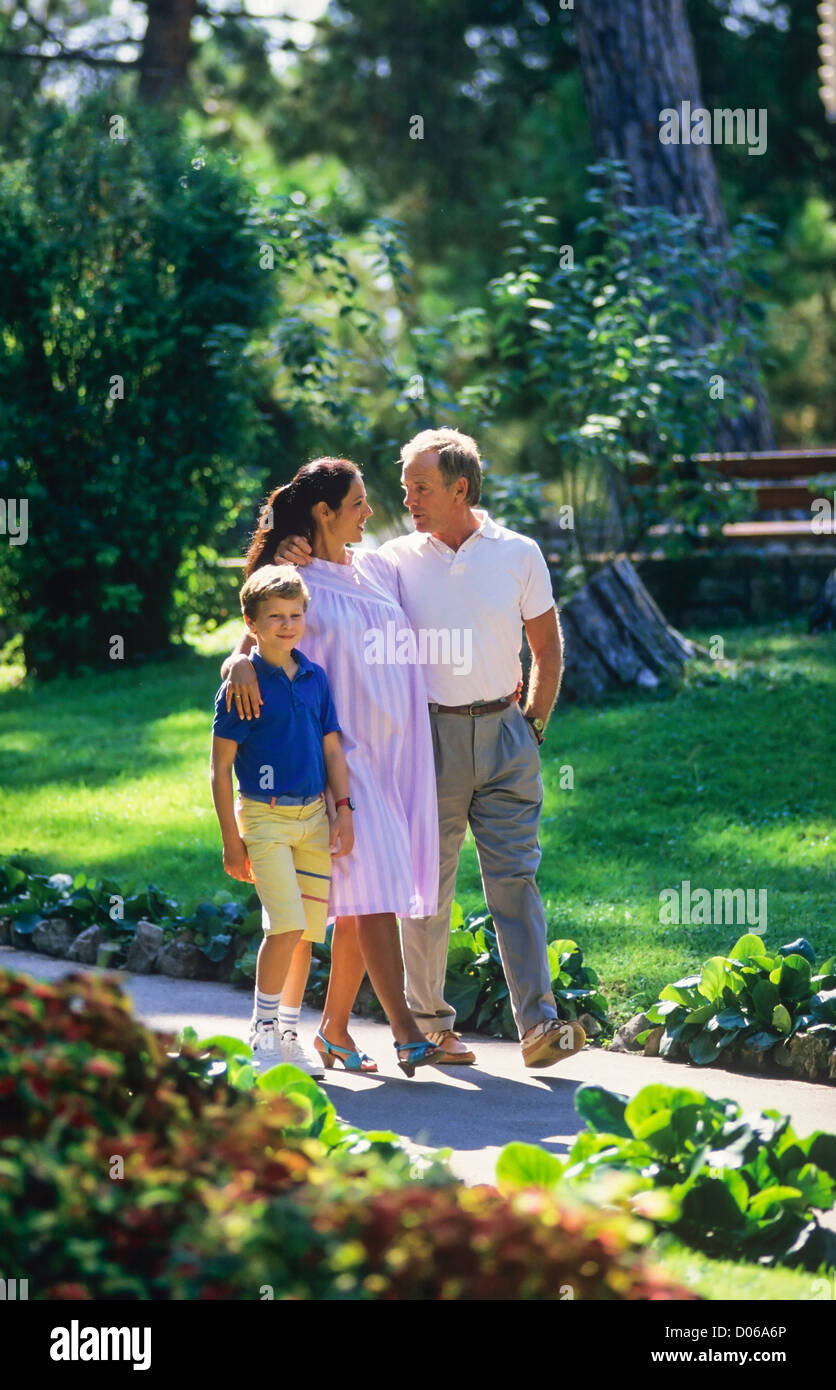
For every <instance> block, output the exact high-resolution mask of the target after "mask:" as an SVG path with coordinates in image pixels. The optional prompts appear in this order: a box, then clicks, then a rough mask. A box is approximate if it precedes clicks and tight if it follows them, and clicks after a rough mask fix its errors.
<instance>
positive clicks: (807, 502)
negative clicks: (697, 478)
mask: <svg viewBox="0 0 836 1390" xmlns="http://www.w3.org/2000/svg"><path fill="white" fill-rule="evenodd" d="M697 460H698V461H699V462H701V463H711V464H714V465H715V467H716V470H717V472H718V473H719V474H720V475H721V476H723V477H726V478H728V479H729V480H730V481H733V482H734V483H735V484H736V485H737V487H738V488H741V489H743V490H744V491H748V492H751V494H752V513H753V515H752V516H751V518H750V519H748V520H746V521H729V522H726V523H725V524H724V525H723V529H722V541H721V540H720V537H719V536H717V535H716V533H715V535H714V536H710V532H709V527H708V525H704V526H700V527H699V532H700V534H701V535H703V536H705V537H706V540H707V541H708V540H710V541H712V542H713V543H714V544H718V543H720V544H723V545H725V544H731V545H741V544H743V545H747V546H748V545H752V544H753V543H755V544H756V545H757V546H758V547H759V548H763V547H765V546H767V545H768V546H769V548H770V549H772V548H774V547H775V545H776V543H777V545H778V547H779V548H781V549H783V550H793V551H795V550H797V549H798V548H799V546H804V545H806V544H807V543H810V544H812V545H814V546H815V547H816V548H817V549H818V548H819V547H821V546H822V545H823V546H824V547H826V548H828V549H829V548H831V547H832V546H833V542H834V538H836V449H780V450H776V451H774V452H770V453H760V454H721V455H717V454H698V455H697ZM653 473H654V470H653V469H652V468H651V467H649V466H648V465H647V464H639V465H637V466H636V469H635V473H634V475H633V476H634V481H635V482H637V483H638V484H639V485H644V484H646V485H648V486H652V484H653ZM811 479H818V480H819V481H818V482H816V483H814V484H811V482H810V481H808V480H811ZM822 479H824V482H822ZM816 497H824V498H825V499H826V500H827V501H828V503H829V512H826V511H825V509H824V508H822V509H821V512H822V514H821V515H819V513H818V512H816V513H814V512H813V511H812V503H813V500H814V498H816ZM787 512H795V513H798V512H803V513H804V515H803V516H799V515H795V516H787V515H781V513H787ZM764 513H767V514H768V515H763V514H764ZM776 513H778V515H776ZM769 514H771V515H769ZM677 529H682V528H681V527H678V526H677V524H676V523H673V522H666V523H662V524H660V525H658V526H652V527H651V528H650V531H649V533H648V535H649V536H650V537H653V536H664V535H667V534H669V533H670V532H672V531H676V530H677Z"/></svg>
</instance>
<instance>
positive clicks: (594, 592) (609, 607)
mask: <svg viewBox="0 0 836 1390" xmlns="http://www.w3.org/2000/svg"><path fill="white" fill-rule="evenodd" d="M560 619H561V623H562V626H563V632H564V637H565V653H564V659H565V667H564V675H563V685H562V687H561V695H562V696H563V697H565V698H568V699H569V700H576V701H577V702H578V703H579V704H594V703H595V702H596V701H598V700H601V699H603V698H604V697H605V696H606V695H608V694H609V693H610V692H612V691H613V690H628V689H630V688H637V689H640V690H656V689H658V688H659V687H660V686H662V685H674V684H676V682H677V681H678V680H679V678H680V676H681V674H682V667H683V665H684V664H685V662H686V661H688V660H690V659H691V658H692V657H694V656H697V655H702V656H708V653H707V652H706V651H705V649H704V648H703V647H699V646H698V645H697V644H696V643H695V642H690V641H689V640H688V638H687V637H683V636H682V633H681V632H677V630H676V628H673V627H671V626H670V625H669V624H668V623H667V622H666V621H665V618H664V615H663V613H662V612H661V610H660V609H659V607H658V605H657V604H656V603H655V602H654V600H653V599H652V598H651V596H650V594H649V593H648V592H647V589H646V588H645V587H644V585H643V584H642V582H641V580H640V579H639V577H638V575H637V574H636V571H635V570H634V569H633V566H632V565H631V564H630V561H629V560H628V559H627V558H626V557H625V556H623V555H621V556H619V557H618V559H616V560H613V561H611V562H610V564H608V565H605V566H604V568H603V569H602V570H600V571H599V572H598V574H596V575H595V576H594V577H593V578H592V579H590V581H589V583H588V584H585V585H584V587H583V588H582V589H581V590H580V591H579V592H578V593H577V594H575V596H574V598H572V599H570V600H569V602H568V603H567V604H566V606H565V608H562V609H561V610H560Z"/></svg>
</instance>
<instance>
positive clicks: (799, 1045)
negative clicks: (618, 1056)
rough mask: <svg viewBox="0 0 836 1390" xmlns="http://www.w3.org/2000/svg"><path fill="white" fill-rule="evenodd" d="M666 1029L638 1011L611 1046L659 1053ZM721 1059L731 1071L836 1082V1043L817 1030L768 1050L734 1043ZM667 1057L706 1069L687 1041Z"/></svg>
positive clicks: (653, 1054) (650, 1054)
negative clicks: (695, 1059) (642, 1035)
mask: <svg viewBox="0 0 836 1390" xmlns="http://www.w3.org/2000/svg"><path fill="white" fill-rule="evenodd" d="M648 1028H649V1029H650V1033H649V1034H648V1036H647V1037H646V1038H645V1041H644V1045H643V1046H640V1045H639V1043H638V1042H637V1038H638V1035H639V1033H643V1032H645V1030H646V1029H648ZM664 1033H665V1029H664V1027H663V1026H662V1025H661V1024H660V1025H657V1026H656V1027H654V1025H653V1024H652V1023H651V1022H650V1020H649V1019H648V1017H647V1015H646V1014H643V1013H641V1014H634V1016H633V1017H632V1018H631V1019H628V1021H627V1022H626V1023H623V1024H622V1025H621V1027H620V1028H619V1029H618V1031H617V1032H616V1034H615V1036H614V1038H613V1040H612V1042H611V1043H610V1049H609V1050H610V1051H611V1052H633V1053H636V1054H639V1055H641V1056H643V1057H659V1056H660V1055H661V1054H660V1052H659V1048H660V1045H661V1042H662V1038H663V1037H664ZM721 1059H722V1063H723V1065H725V1066H726V1068H727V1069H728V1070H729V1071H742V1072H749V1073H753V1072H754V1073H758V1072H760V1073H761V1074H763V1075H775V1076H780V1074H781V1072H784V1073H785V1074H786V1073H787V1072H789V1073H790V1074H791V1075H792V1076H794V1077H796V1078H797V1079H798V1080H800V1081H820V1082H825V1083H828V1082H836V1047H834V1048H832V1049H831V1048H830V1047H829V1046H828V1044H827V1043H826V1042H823V1041H822V1039H821V1038H819V1037H817V1036H816V1035H815V1034H814V1033H795V1034H794V1035H793V1037H791V1038H790V1039H789V1040H788V1041H786V1042H778V1043H775V1045H774V1046H773V1047H771V1048H769V1050H768V1051H767V1052H754V1051H752V1050H751V1049H750V1048H748V1047H745V1046H735V1045H734V1044H733V1045H732V1046H731V1047H727V1048H726V1049H725V1051H724V1052H722V1053H721V1054H720V1058H718V1063H719V1062H720V1060H721ZM664 1060H666V1061H669V1062H687V1063H688V1065H689V1066H693V1067H695V1069H696V1070H697V1071H701V1070H702V1068H701V1067H697V1066H696V1063H695V1062H692V1061H691V1059H690V1057H689V1056H688V1048H687V1045H686V1044H685V1043H681V1042H675V1043H674V1044H673V1046H672V1047H671V1049H670V1051H669V1052H668V1053H667V1054H666V1057H665V1059H664Z"/></svg>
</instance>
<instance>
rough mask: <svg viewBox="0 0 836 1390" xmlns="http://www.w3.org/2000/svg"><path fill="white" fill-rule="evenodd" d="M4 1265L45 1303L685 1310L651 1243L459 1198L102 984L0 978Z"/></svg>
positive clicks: (499, 1201)
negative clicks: (409, 1303)
mask: <svg viewBox="0 0 836 1390" xmlns="http://www.w3.org/2000/svg"><path fill="white" fill-rule="evenodd" d="M0 1078H1V1079H0V1247H2V1249H3V1263H4V1269H3V1272H4V1275H5V1276H6V1277H9V1278H27V1279H28V1280H29V1286H30V1291H31V1296H32V1297H34V1298H37V1299H216V1298H234V1299H259V1298H265V1297H274V1298H279V1299H318V1300H336V1299H362V1300H370V1299H415V1298H428V1299H452V1298H456V1299H480V1298H508V1299H532V1300H538V1301H542V1300H557V1299H561V1298H579V1299H580V1298H589V1299H614V1298H626V1299H638V1298H674V1297H688V1296H689V1295H688V1294H687V1293H685V1292H684V1291H682V1290H679V1289H677V1288H676V1286H671V1285H669V1284H666V1283H665V1282H664V1281H662V1280H660V1279H657V1278H656V1277H655V1276H654V1274H653V1273H652V1271H650V1270H649V1269H648V1267H647V1266H646V1264H645V1262H644V1260H643V1257H642V1243H643V1242H645V1241H646V1240H647V1239H648V1238H649V1235H650V1227H649V1226H648V1225H647V1223H643V1222H638V1221H637V1220H636V1219H635V1218H634V1217H631V1216H629V1215H627V1214H624V1213H621V1214H615V1215H613V1216H602V1215H601V1214H600V1213H599V1212H597V1211H595V1210H594V1209H592V1208H589V1207H585V1206H582V1205H579V1204H577V1203H576V1202H572V1201H565V1202H558V1201H557V1200H556V1199H555V1198H554V1197H552V1196H550V1195H547V1194H542V1195H539V1196H537V1195H534V1196H532V1195H530V1194H526V1193H523V1194H517V1195H515V1196H514V1197H512V1198H505V1197H502V1196H501V1195H500V1194H498V1193H497V1192H496V1191H495V1190H494V1189H492V1188H472V1189H467V1188H464V1187H462V1186H461V1185H460V1184H459V1183H458V1182H456V1181H455V1179H454V1178H453V1177H452V1176H451V1174H450V1173H449V1171H448V1170H447V1169H446V1167H445V1165H444V1164H443V1163H441V1162H439V1161H438V1160H430V1161H427V1162H422V1161H420V1160H415V1159H414V1158H412V1157H411V1156H410V1155H409V1154H408V1153H407V1152H406V1151H405V1149H404V1147H403V1145H402V1144H401V1142H400V1141H399V1140H398V1138H397V1136H395V1135H391V1134H363V1133H362V1132H359V1131H357V1130H355V1129H353V1128H352V1127H351V1126H348V1125H345V1124H342V1123H341V1122H340V1121H339V1120H338V1119H337V1118H336V1115H335V1114H334V1110H333V1107H332V1106H331V1104H330V1102H329V1101H328V1099H327V1097H326V1096H325V1094H324V1093H323V1092H322V1091H321V1090H320V1089H319V1088H318V1087H317V1086H316V1085H315V1084H314V1083H313V1082H312V1081H311V1079H310V1078H309V1077H306V1076H304V1075H303V1074H302V1073H300V1072H297V1071H296V1070H295V1068H292V1067H277V1068H274V1069H273V1070H272V1071H270V1072H268V1073H266V1074H265V1075H264V1076H262V1077H259V1078H258V1079H256V1076H255V1073H254V1072H253V1069H252V1067H251V1065H250V1059H249V1049H248V1048H247V1047H246V1046H245V1045H244V1044H242V1043H240V1042H239V1041H238V1040H237V1039H234V1038H218V1039H215V1040H209V1041H208V1042H206V1043H200V1042H198V1041H197V1040H196V1039H195V1038H194V1036H193V1035H189V1036H188V1037H184V1038H183V1039H182V1040H181V1042H180V1045H179V1047H178V1048H177V1049H176V1050H175V1048H174V1039H173V1038H172V1037H170V1036H168V1035H165V1034H156V1033H153V1032H151V1031H150V1030H148V1029H147V1028H144V1027H143V1026H142V1025H141V1024H139V1023H138V1022H137V1021H136V1020H135V1019H134V1018H133V1016H132V1013H131V1009H130V1005H129V1002H128V1001H127V999H126V998H125V996H124V995H123V993H122V991H121V990H120V989H119V987H118V985H117V984H116V983H115V982H114V981H113V980H112V979H109V978H108V977H106V976H101V977H89V976H85V975H84V974H76V975H71V976H69V977H68V978H66V979H65V980H62V981H61V982H59V983H58V984H55V985H48V984H41V983H36V982H34V981H32V980H30V979H28V978H27V977H25V976H22V975H15V974H13V973H12V972H9V971H0Z"/></svg>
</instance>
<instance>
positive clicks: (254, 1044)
mask: <svg viewBox="0 0 836 1390" xmlns="http://www.w3.org/2000/svg"><path fill="white" fill-rule="evenodd" d="M248 1041H249V1044H250V1047H251V1048H252V1050H253V1064H254V1065H255V1066H257V1067H258V1068H259V1070H260V1071H268V1070H269V1068H270V1067H275V1066H278V1064H279V1062H285V1061H286V1060H287V1058H286V1057H284V1056H283V1055H282V1049H281V1034H280V1032H279V1020H278V1019H277V1018H257V1019H254V1020H253V1022H252V1025H251V1027H250V1036H249V1039H248Z"/></svg>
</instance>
